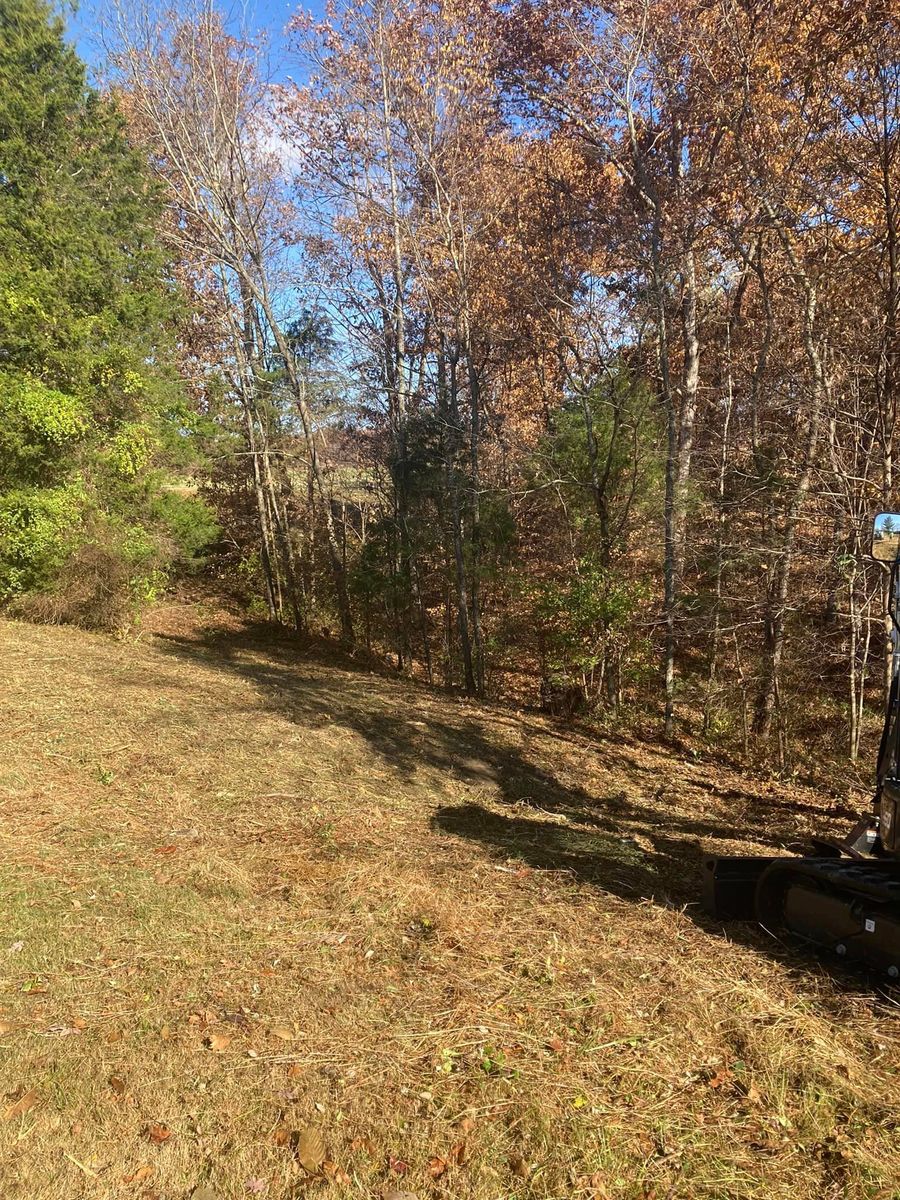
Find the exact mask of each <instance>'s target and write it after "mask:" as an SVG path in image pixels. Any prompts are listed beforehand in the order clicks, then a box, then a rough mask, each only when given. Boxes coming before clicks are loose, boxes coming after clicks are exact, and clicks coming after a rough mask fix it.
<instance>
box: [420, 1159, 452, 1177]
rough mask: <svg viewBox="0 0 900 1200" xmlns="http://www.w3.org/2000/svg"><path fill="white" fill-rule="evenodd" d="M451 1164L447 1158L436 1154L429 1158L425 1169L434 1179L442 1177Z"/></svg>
mask: <svg viewBox="0 0 900 1200" xmlns="http://www.w3.org/2000/svg"><path fill="white" fill-rule="evenodd" d="M449 1166H450V1164H449V1163H448V1162H447V1160H446V1158H441V1157H440V1155H437V1154H436V1155H435V1156H434V1158H429V1160H428V1165H427V1166H426V1168H425V1170H426V1172H427V1174H429V1175H430V1176H431V1178H432V1179H440V1177H441V1176H442V1175H443V1174H444V1172H445V1171H446V1170H447V1168H448V1167H449Z"/></svg>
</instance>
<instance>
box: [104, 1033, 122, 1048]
mask: <svg viewBox="0 0 900 1200" xmlns="http://www.w3.org/2000/svg"><path fill="white" fill-rule="evenodd" d="M121 1040H122V1030H121V1029H111V1030H110V1031H109V1033H108V1034H107V1035H106V1041H107V1042H108V1043H109V1045H110V1046H112V1045H113V1044H114V1043H115V1042H121Z"/></svg>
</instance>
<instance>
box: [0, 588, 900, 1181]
mask: <svg viewBox="0 0 900 1200" xmlns="http://www.w3.org/2000/svg"><path fill="white" fill-rule="evenodd" d="M204 622H206V623H205V624H204ZM156 627H157V628H158V630H159V633H158V634H156V635H152V634H150V633H146V634H145V635H144V636H143V637H142V638H141V639H140V640H139V641H137V642H134V641H115V640H112V639H109V638H105V637H101V636H92V635H88V634H85V633H80V632H77V631H73V630H68V629H60V628H38V627H34V626H29V625H25V624H13V623H9V622H5V623H2V624H0V655H2V664H3V683H2V685H0V739H2V746H3V751H2V760H0V803H2V823H0V837H2V846H0V849H2V861H0V905H2V907H0V1196H2V1198H3V1200H12V1198H16V1200H18V1198H21V1200H26V1198H27V1200H51V1198H52V1200H63V1198H65V1200H76V1198H79V1197H104V1198H106V1197H141V1198H143V1200H152V1198H158V1200H181V1198H182V1197H186V1196H190V1195H191V1194H192V1192H194V1191H195V1189H197V1188H204V1187H205V1188H208V1189H211V1192H210V1193H203V1192H201V1193H200V1194H201V1195H207V1196H208V1195H210V1194H211V1195H214V1196H217V1197H219V1198H220V1200H231V1198H237V1197H243V1196H250V1195H261V1196H266V1197H270V1198H277V1200H286V1198H288V1197H297V1196H301V1195H303V1196H305V1195H307V1194H310V1195H316V1194H319V1195H322V1196H326V1195H336V1196H347V1197H351V1196H366V1197H382V1196H387V1195H388V1194H389V1193H390V1192H392V1191H393V1192H394V1193H395V1195H396V1193H397V1192H400V1193H404V1194H406V1193H415V1194H416V1195H417V1196H418V1197H420V1198H421V1200H425V1198H426V1197H433V1198H435V1200H438V1198H442V1197H446V1198H448V1200H449V1198H451V1197H460V1198H461V1197H473V1198H478V1200H496V1198H498V1197H522V1198H525V1197H572V1196H575V1197H579V1196H580V1197H585V1198H589V1197H595V1198H597V1200H606V1198H610V1200H612V1198H617V1200H618V1198H622V1200H626V1198H634V1200H651V1198H655V1200H668V1198H672V1197H683V1198H691V1200H693V1198H701V1197H702V1198H709V1200H712V1198H717V1200H718V1198H724V1197H785V1198H788V1197H790V1198H791V1200H807V1198H808V1200H819V1198H830V1197H834V1198H838V1197H841V1198H844V1197H847V1198H863V1197H866V1198H876V1197H879V1198H883V1200H888V1198H889V1197H895V1196H900V1185H898V1182H897V1181H898V1167H900V1008H898V996H897V995H892V994H890V993H888V992H887V991H881V990H880V985H876V984H875V983H874V982H873V981H871V980H870V981H868V982H866V981H865V980H862V981H860V982H859V983H854V982H853V981H852V980H851V979H849V978H846V977H840V976H838V977H835V976H833V975H832V974H830V973H829V972H828V971H827V970H826V969H825V968H824V967H822V966H820V965H818V964H817V963H816V962H815V960H812V959H807V958H803V957H799V956H797V955H795V954H794V953H792V952H791V951H790V950H789V949H788V948H786V947H782V946H780V945H779V944H778V943H777V942H775V941H773V940H772V939H769V938H767V937H766V936H765V935H763V934H762V933H757V932H755V931H753V930H749V929H747V928H744V927H735V928H734V929H732V930H731V931H729V934H728V935H725V934H724V933H723V932H722V931H721V930H720V929H718V928H716V927H715V925H714V923H712V922H710V921H709V920H708V919H706V918H705V917H703V916H702V914H701V913H700V910H699V906H698V888H699V876H698V871H699V859H700V853H701V846H704V847H707V848H715V849H719V850H723V849H727V848H732V849H737V848H738V847H739V846H745V847H750V846H756V847H763V848H764V847H767V846H768V847H771V846H773V845H782V844H783V843H784V842H785V841H787V840H790V838H791V837H793V836H796V835H800V834H802V833H804V832H809V831H811V830H812V829H814V828H817V829H819V828H822V827H823V826H824V827H826V828H827V827H834V828H840V827H843V826H844V825H846V823H847V822H848V820H849V818H850V803H849V802H848V804H847V805H845V804H843V803H842V802H837V801H833V800H823V799H822V798H821V797H819V796H817V795H816V794H814V793H813V792H811V791H805V790H803V789H801V788H798V787H792V788H790V789H785V788H783V787H782V786H781V785H779V784H777V783H770V782H767V781H765V780H761V779H752V778H748V777H746V776H743V775H740V774H738V773H736V772H734V771H732V770H730V769H726V768H724V767H721V766H718V765H716V764H714V763H711V762H706V761H703V760H701V759H699V758H698V759H695V760H692V761H684V760H682V759H679V758H675V757H672V756H671V755H670V754H669V753H668V752H666V751H665V750H664V749H663V748H661V747H658V746H653V745H644V744H640V743H637V742H632V741H629V740H627V739H625V738H617V737H612V738H609V739H607V740H592V739H589V738H587V737H586V736H582V735H580V734H577V733H572V732H571V731H566V730H564V729H562V728H561V727H557V726H555V725H554V724H553V723H552V722H550V721H547V720H544V719H542V718H540V717H538V716H536V715H534V714H531V713H525V714H516V713H512V712H509V711H504V710H500V709H492V708H489V707H479V706H477V705H474V704H469V703H464V702H461V701H458V700H455V699H452V698H449V697H447V696H445V695H443V694H440V693H438V692H434V691H429V690H427V689H424V688H419V687H416V686H414V685H411V684H410V683H408V682H407V681H402V680H399V679H393V678H389V677H386V676H384V675H379V674H373V673H370V671H369V670H368V669H366V668H364V667H360V666H358V665H355V664H353V663H352V662H350V661H349V660H343V659H341V658H339V657H337V656H335V655H333V654H329V653H328V652H327V651H324V650H321V649H316V648H312V649H305V650H304V649H303V648H301V647H299V646H298V645H296V644H295V643H292V642H291V641H290V640H288V639H282V640H276V639H274V638H271V637H268V636H266V634H265V631H262V630H258V629H252V628H249V627H245V626H242V625H241V624H240V623H239V622H237V621H235V620H231V621H227V620H224V623H223V624H221V626H218V627H217V622H216V619H214V618H213V617H211V616H209V615H207V616H206V617H204V616H203V615H202V614H198V613H197V612H195V611H192V610H190V609H188V608H184V609H181V608H178V607H173V608H172V609H170V610H169V611H168V612H167V613H163V614H160V617H159V618H158V619H157V626H156ZM736 828H741V829H745V830H747V831H748V832H747V840H746V841H744V842H737V841H735V840H734V830H735V829H736ZM311 1130H318V1131H320V1132H321V1135H322V1138H321V1141H322V1145H321V1146H319V1144H318V1139H317V1137H316V1136H315V1134H314V1133H312V1132H310V1131H311ZM323 1156H324V1158H323ZM320 1160H321V1163H320ZM303 1161H306V1162H307V1163H308V1165H311V1166H312V1167H313V1168H316V1169H315V1171H314V1172H310V1171H308V1170H307V1169H306V1168H305V1167H304V1166H303V1165H302V1162H303Z"/></svg>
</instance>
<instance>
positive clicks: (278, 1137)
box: [272, 1121, 291, 1146]
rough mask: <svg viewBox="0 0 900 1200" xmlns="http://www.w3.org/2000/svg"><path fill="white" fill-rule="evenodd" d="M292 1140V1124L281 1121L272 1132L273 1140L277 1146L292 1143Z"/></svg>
mask: <svg viewBox="0 0 900 1200" xmlns="http://www.w3.org/2000/svg"><path fill="white" fill-rule="evenodd" d="M290 1140H291V1127H290V1125H285V1123H284V1121H281V1122H280V1123H279V1124H278V1125H276V1126H275V1130H274V1132H273V1133H272V1141H273V1142H274V1143H275V1145H276V1146H287V1145H288V1144H289V1143H290Z"/></svg>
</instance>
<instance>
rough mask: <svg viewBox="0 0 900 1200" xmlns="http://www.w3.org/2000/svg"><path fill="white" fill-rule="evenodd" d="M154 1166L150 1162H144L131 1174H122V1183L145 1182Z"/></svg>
mask: <svg viewBox="0 0 900 1200" xmlns="http://www.w3.org/2000/svg"><path fill="white" fill-rule="evenodd" d="M155 1170H156V1168H155V1167H154V1166H153V1165H152V1164H151V1163H144V1165H143V1166H142V1167H138V1169H137V1170H136V1171H135V1172H134V1173H133V1174H132V1175H123V1176H122V1182H123V1183H146V1181H147V1180H148V1179H149V1178H150V1177H151V1175H152V1174H153V1172H154V1171H155Z"/></svg>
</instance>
